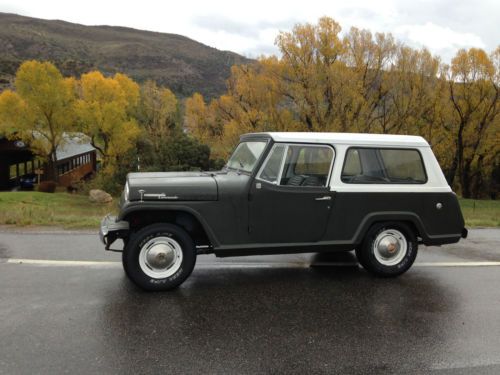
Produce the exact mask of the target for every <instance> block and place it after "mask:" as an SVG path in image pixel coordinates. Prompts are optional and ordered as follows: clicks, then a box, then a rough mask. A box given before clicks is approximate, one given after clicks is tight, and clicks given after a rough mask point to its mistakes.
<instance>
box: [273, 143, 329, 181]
mask: <svg viewBox="0 0 500 375" xmlns="http://www.w3.org/2000/svg"><path fill="white" fill-rule="evenodd" d="M332 161H333V149H332V148H331V147H328V146H309V145H289V146H288V149H287V152H286V159H285V163H284V165H283V171H282V173H281V180H280V185H287V186H309V187H314V186H316V187H321V186H326V184H327V183H328V176H329V174H330V169H331V165H332Z"/></svg>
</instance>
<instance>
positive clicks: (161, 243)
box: [122, 224, 196, 291]
mask: <svg viewBox="0 0 500 375" xmlns="http://www.w3.org/2000/svg"><path fill="white" fill-rule="evenodd" d="M122 263H123V268H124V270H125V273H126V274H127V276H128V277H129V278H130V279H131V280H132V281H133V282H134V283H135V284H136V285H138V286H139V287H141V288H142V289H145V290H149V291H161V290H169V289H173V288H176V287H177V286H179V285H180V284H182V282H184V280H186V279H187V277H188V276H189V275H190V274H191V272H192V271H193V268H194V265H195V263H196V247H195V245H194V242H193V240H192V239H191V237H190V236H189V234H188V233H187V232H186V231H185V230H184V229H182V228H180V227H178V226H177V225H172V224H152V225H149V226H147V227H144V228H142V229H141V230H140V231H138V232H137V233H135V234H134V235H133V236H132V237H131V238H130V240H129V241H128V243H127V245H126V247H125V249H124V251H123V255H122Z"/></svg>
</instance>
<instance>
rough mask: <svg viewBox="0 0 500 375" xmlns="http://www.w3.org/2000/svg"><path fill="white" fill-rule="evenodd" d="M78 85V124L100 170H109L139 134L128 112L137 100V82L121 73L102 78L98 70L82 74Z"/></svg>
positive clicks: (133, 119) (108, 171) (135, 122)
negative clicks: (95, 152) (96, 155)
mask: <svg viewBox="0 0 500 375" xmlns="http://www.w3.org/2000/svg"><path fill="white" fill-rule="evenodd" d="M78 86H79V99H78V100H77V102H76V114H77V118H78V124H79V128H80V129H81V131H82V132H83V133H85V134H86V135H88V136H89V137H90V139H91V143H92V145H93V146H94V147H95V148H96V149H97V150H99V152H100V154H101V156H102V165H103V169H104V172H105V173H110V172H112V171H113V168H114V167H115V165H116V162H117V159H118V158H119V157H120V155H122V154H124V153H125V152H127V151H128V150H129V149H130V148H132V147H134V146H135V140H136V139H137V137H138V135H139V132H140V131H139V127H138V125H137V121H136V120H135V118H134V117H133V116H132V113H133V112H134V109H135V107H136V106H137V103H138V100H139V86H138V85H137V84H136V83H135V82H134V81H132V80H131V79H130V78H128V77H127V76H125V75H123V74H116V75H115V76H114V77H110V78H106V77H104V76H103V75H102V74H101V73H100V72H98V71H94V72H90V73H87V74H83V75H82V77H81V79H80V80H79V82H78Z"/></svg>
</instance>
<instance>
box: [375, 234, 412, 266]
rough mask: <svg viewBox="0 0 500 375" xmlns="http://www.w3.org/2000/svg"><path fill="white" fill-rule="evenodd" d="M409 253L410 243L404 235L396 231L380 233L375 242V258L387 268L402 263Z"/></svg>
mask: <svg viewBox="0 0 500 375" xmlns="http://www.w3.org/2000/svg"><path fill="white" fill-rule="evenodd" d="M407 251H408V242H407V241H406V238H405V236H404V235H403V233H401V232H400V231H398V230H396V229H387V230H384V231H383V232H380V233H379V234H378V235H377V237H376V238H375V241H374V242H373V254H374V255H375V258H376V259H377V260H378V261H379V262H380V263H381V264H383V265H385V266H394V265H396V264H398V263H399V262H401V261H402V260H403V258H404V257H405V255H406V252H407Z"/></svg>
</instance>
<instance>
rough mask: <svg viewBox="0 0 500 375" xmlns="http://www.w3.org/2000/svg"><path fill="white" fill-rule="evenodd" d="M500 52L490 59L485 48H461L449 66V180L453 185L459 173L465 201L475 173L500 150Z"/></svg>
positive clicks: (469, 194)
mask: <svg viewBox="0 0 500 375" xmlns="http://www.w3.org/2000/svg"><path fill="white" fill-rule="evenodd" d="M499 53H500V49H499V48H497V50H496V51H495V52H494V53H493V54H492V56H491V57H490V56H488V55H487V54H486V52H485V51H483V50H482V49H477V48H471V49H469V50H464V49H462V50H460V51H458V53H457V54H456V56H455V57H454V58H453V60H452V63H451V67H450V73H449V74H450V75H449V81H448V83H449V94H450V101H451V103H452V106H453V115H454V123H453V125H454V126H453V130H452V136H453V139H454V142H455V152H454V158H453V162H452V165H451V168H450V171H449V180H450V181H451V182H453V179H454V177H455V175H456V174H457V172H458V176H459V178H460V186H461V188H462V195H463V196H464V197H466V198H468V197H470V196H471V186H472V185H471V182H472V178H473V177H474V175H473V170H474V169H475V172H476V173H481V169H482V167H483V163H484V159H485V157H486V156H487V155H488V154H489V155H492V154H493V155H494V154H495V152H496V153H498V150H499V147H500V146H499V143H498V133H499V132H500V127H499V123H498V118H499V115H500V103H499V101H500V81H499V80H498V77H499V72H498V71H497V69H498V66H496V64H495V62H496V61H497V60H498V58H499V57H498V54H499ZM495 140H496V141H495Z"/></svg>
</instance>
